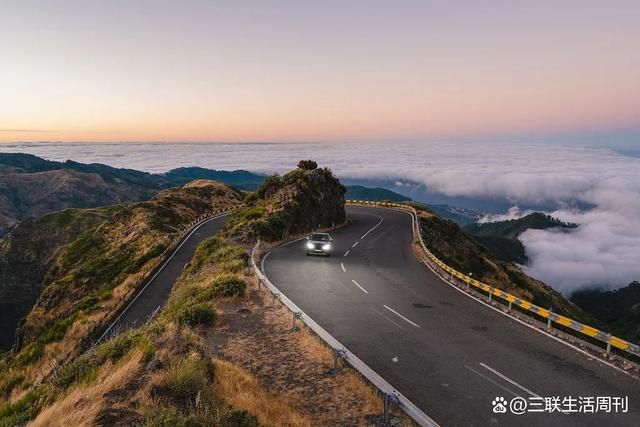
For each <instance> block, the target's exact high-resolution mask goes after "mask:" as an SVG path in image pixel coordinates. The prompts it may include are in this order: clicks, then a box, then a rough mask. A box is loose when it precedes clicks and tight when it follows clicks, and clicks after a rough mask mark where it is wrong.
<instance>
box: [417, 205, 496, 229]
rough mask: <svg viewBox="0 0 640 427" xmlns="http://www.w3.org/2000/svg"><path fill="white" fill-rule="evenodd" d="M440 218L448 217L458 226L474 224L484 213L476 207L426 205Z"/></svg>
mask: <svg viewBox="0 0 640 427" xmlns="http://www.w3.org/2000/svg"><path fill="white" fill-rule="evenodd" d="M428 206H429V207H430V208H431V209H433V210H434V211H435V212H436V213H437V214H438V215H440V216H441V217H442V218H445V219H450V220H451V221H453V222H455V223H456V224H458V225H460V226H465V225H469V224H475V223H476V222H478V220H479V219H480V218H482V217H483V216H485V215H486V213H485V212H482V211H480V210H477V209H466V208H460V207H457V206H451V205H428Z"/></svg>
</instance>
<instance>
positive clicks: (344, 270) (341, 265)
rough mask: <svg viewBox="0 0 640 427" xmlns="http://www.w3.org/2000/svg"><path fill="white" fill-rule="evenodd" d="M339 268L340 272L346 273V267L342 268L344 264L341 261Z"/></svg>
mask: <svg viewBox="0 0 640 427" xmlns="http://www.w3.org/2000/svg"><path fill="white" fill-rule="evenodd" d="M340 268H341V269H342V272H343V273H346V272H347V269H346V268H344V264H343V263H340Z"/></svg>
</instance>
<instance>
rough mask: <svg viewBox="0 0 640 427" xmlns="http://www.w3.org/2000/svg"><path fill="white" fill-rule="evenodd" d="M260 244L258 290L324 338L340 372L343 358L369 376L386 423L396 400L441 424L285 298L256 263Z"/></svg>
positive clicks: (423, 422) (426, 422)
mask: <svg viewBox="0 0 640 427" xmlns="http://www.w3.org/2000/svg"><path fill="white" fill-rule="evenodd" d="M259 246H260V241H259V240H258V242H257V243H256V244H255V246H254V247H253V250H252V251H251V259H250V263H251V268H252V269H253V271H254V272H255V273H256V276H257V279H258V289H260V284H261V283H262V284H264V286H265V287H266V288H267V289H268V290H269V292H270V293H271V297H272V304H275V300H276V299H279V300H280V301H281V302H282V304H283V305H284V306H285V307H287V308H288V309H289V310H290V311H291V312H292V313H294V314H293V316H294V317H293V324H294V327H295V321H296V319H300V320H301V321H302V322H303V323H304V324H305V325H307V327H308V328H309V329H311V330H312V331H313V332H314V333H315V334H316V335H317V336H318V337H320V339H322V340H323V341H324V342H325V343H326V344H327V345H328V346H329V347H331V349H332V350H333V355H334V356H333V357H334V359H333V363H334V365H333V368H334V371H335V372H337V370H338V367H339V360H340V359H342V360H344V361H345V362H347V363H349V364H350V365H351V366H352V367H353V369H355V370H356V371H358V372H359V373H360V375H362V376H363V377H364V378H366V379H367V380H368V381H369V382H370V383H371V384H373V385H374V386H375V387H376V388H377V389H378V390H380V393H381V394H382V398H383V399H384V400H383V404H384V414H383V416H384V418H385V422H388V417H389V403H390V402H395V403H396V404H397V405H398V407H399V408H400V409H402V410H403V411H404V412H405V413H406V414H407V415H408V416H409V417H411V418H412V419H413V420H414V421H415V422H416V423H418V425H420V426H427V427H437V426H438V423H436V422H435V421H434V420H432V419H431V418H430V417H429V416H428V415H427V414H425V413H424V412H423V411H422V410H421V409H420V408H418V407H417V406H416V405H414V404H413V403H412V402H411V401H410V400H409V399H407V398H406V397H405V396H403V395H402V394H401V393H400V392H399V391H398V390H396V389H395V388H393V387H392V386H391V384H389V383H388V382H387V381H386V380H385V379H384V378H382V377H381V376H380V375H378V374H377V373H376V372H375V371H374V370H373V369H371V368H370V367H369V366H368V365H367V364H366V363H364V362H363V361H362V360H360V359H359V358H358V357H357V356H356V355H355V354H353V353H351V352H350V351H349V350H348V349H347V348H346V347H345V346H344V345H342V343H340V341H338V340H337V339H335V338H334V337H333V336H332V335H331V334H329V333H328V332H327V331H325V330H324V329H323V328H322V327H321V326H320V325H318V324H317V323H316V322H315V321H314V320H313V319H312V318H311V317H309V316H308V315H307V314H306V313H305V312H303V311H302V310H301V309H300V308H299V307H298V306H297V305H295V304H294V303H293V301H291V300H290V299H289V298H287V297H286V295H284V294H283V293H282V292H281V291H280V290H279V289H278V288H277V287H276V286H274V284H273V283H271V281H270V280H269V278H268V277H267V276H265V275H264V273H263V272H262V271H261V270H260V268H259V267H258V265H257V264H256V262H255V254H256V251H257V250H258V247H259Z"/></svg>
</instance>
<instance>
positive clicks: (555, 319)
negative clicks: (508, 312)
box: [347, 200, 640, 356]
mask: <svg viewBox="0 0 640 427" xmlns="http://www.w3.org/2000/svg"><path fill="white" fill-rule="evenodd" d="M347 203H348V204H352V205H362V206H379V207H385V208H394V209H401V210H404V211H408V212H410V213H411V216H412V218H413V221H412V222H413V232H414V234H415V235H416V237H417V238H418V241H419V243H420V246H421V248H422V250H423V251H424V253H425V254H426V255H427V257H429V260H430V261H431V262H433V263H434V264H435V265H436V266H437V268H439V269H440V270H441V271H443V272H444V273H445V274H446V275H448V279H449V280H453V278H457V279H459V280H461V281H462V282H464V283H466V285H467V288H469V287H470V286H473V287H475V288H477V289H480V290H482V291H484V292H486V293H487V295H488V298H489V301H491V299H492V297H494V296H495V297H498V298H501V299H503V300H505V301H506V302H507V304H508V306H509V309H511V308H512V306H513V304H515V305H517V306H518V307H520V308H521V309H523V310H525V311H527V312H530V313H534V314H536V315H538V316H541V317H543V318H545V319H547V322H548V323H547V329H551V326H552V324H553V323H557V324H558V325H562V326H565V327H568V328H570V329H572V330H573V331H576V332H579V333H581V334H583V335H586V336H588V337H590V338H593V339H596V340H598V341H601V342H603V343H605V344H606V345H607V354H608V353H609V352H610V351H611V348H612V347H615V348H617V349H620V350H623V351H625V352H627V353H629V354H632V355H634V356H640V346H639V345H637V344H634V343H632V342H629V341H627V340H624V339H622V338H618V337H616V336H613V335H611V334H609V333H607V332H604V331H601V330H599V329H596V328H594V327H592V326H589V325H585V324H583V323H580V322H578V321H577V320H573V319H571V318H569V317H566V316H562V315H560V314H557V313H554V312H553V311H552V310H551V309H550V308H548V309H547V308H542V307H539V306H537V305H535V304H533V303H532V302H529V301H526V300H523V299H522V298H518V297H516V296H515V295H512V294H510V293H508V292H505V291H502V290H500V289H498V288H495V287H493V286H491V285H488V284H486V283H483V282H480V281H479V280H476V279H473V278H472V277H470V276H468V275H466V274H463V273H461V272H459V271H457V270H455V269H454V268H452V267H449V266H448V265H447V264H445V263H444V262H442V261H440V260H439V259H438V258H437V257H436V256H435V255H434V254H433V253H432V252H431V251H430V250H429V249H427V246H426V245H425V244H424V241H423V239H422V232H421V230H420V228H421V227H420V221H419V220H418V213H417V211H416V209H415V208H414V207H413V206H411V205H406V204H403V203H391V202H370V201H366V200H347Z"/></svg>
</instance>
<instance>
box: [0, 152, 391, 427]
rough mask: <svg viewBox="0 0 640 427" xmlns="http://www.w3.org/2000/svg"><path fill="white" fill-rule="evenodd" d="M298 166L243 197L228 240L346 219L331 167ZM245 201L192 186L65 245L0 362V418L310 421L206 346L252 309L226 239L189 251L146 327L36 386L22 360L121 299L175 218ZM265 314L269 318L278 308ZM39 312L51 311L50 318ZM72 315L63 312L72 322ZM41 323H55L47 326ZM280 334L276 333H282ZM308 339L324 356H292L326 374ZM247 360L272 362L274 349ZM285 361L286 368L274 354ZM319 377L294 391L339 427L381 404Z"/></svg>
mask: <svg viewBox="0 0 640 427" xmlns="http://www.w3.org/2000/svg"><path fill="white" fill-rule="evenodd" d="M301 165H302V166H304V167H300V168H299V169H298V170H296V171H294V172H293V173H292V174H291V175H289V174H287V175H285V177H283V178H278V180H282V181H281V182H280V183H279V184H278V185H277V188H274V187H264V188H263V190H264V192H263V191H260V192H259V194H256V195H254V196H250V197H249V203H250V207H248V208H246V209H243V210H242V211H243V212H244V213H243V214H240V215H236V216H235V217H234V219H235V222H234V225H233V226H232V227H231V228H229V229H228V230H227V234H228V235H230V236H231V237H233V238H234V239H238V240H239V241H244V237H246V236H248V235H258V236H261V237H263V235H262V234H260V233H263V232H264V230H265V229H264V228H263V226H262V225H260V223H261V221H264V222H265V223H267V224H269V223H270V222H269V221H270V219H271V218H283V217H285V218H287V220H290V221H291V223H292V224H295V228H286V229H285V230H286V231H284V230H282V232H283V233H287V232H308V231H310V230H312V229H314V228H315V227H316V222H317V221H320V222H321V225H327V224H330V223H336V222H337V221H344V206H343V205H340V203H341V201H343V197H344V188H343V187H342V186H341V185H340V184H339V182H338V181H337V180H336V179H335V178H334V177H333V175H332V174H331V172H330V171H328V170H326V169H318V168H317V167H313V168H312V167H310V164H309V163H301ZM241 197H242V195H241V194H239V193H236V192H234V191H233V190H230V189H228V188H226V187H224V186H220V185H210V184H208V183H206V182H194V183H192V184H190V185H189V186H187V187H186V188H184V189H181V190H169V191H165V192H163V193H161V194H160V195H159V196H158V197H156V198H155V199H154V200H152V201H151V202H148V203H139V204H135V205H132V206H127V207H123V208H122V209H121V210H119V211H117V212H115V213H114V214H113V215H112V216H111V217H110V218H108V219H107V220H106V221H104V222H102V223H101V224H100V225H98V226H97V227H95V228H94V229H92V230H90V231H88V232H86V233H84V234H82V235H81V236H80V237H79V238H78V239H76V240H75V241H74V242H73V243H71V244H70V245H68V246H67V247H66V248H65V249H64V250H63V251H62V253H61V255H60V256H59V257H58V258H57V259H56V265H55V271H54V272H53V273H52V277H55V279H54V280H53V282H52V283H51V284H50V285H49V286H48V287H47V288H46V289H45V292H44V293H43V294H42V296H41V298H40V299H39V301H38V304H37V306H36V307H35V308H34V310H33V311H32V312H31V313H30V315H29V316H28V317H27V321H26V322H25V324H24V326H23V328H24V329H23V334H24V336H25V340H26V341H25V342H29V344H27V345H26V346H25V348H24V349H23V350H22V351H21V352H19V353H18V354H17V355H15V356H12V357H5V359H4V360H2V362H0V374H1V376H0V378H2V380H1V381H0V390H1V391H2V392H1V393H2V394H0V402H2V401H3V400H4V403H3V404H0V425H14V424H21V423H25V422H27V421H29V420H31V421H32V425H34V426H45V425H51V422H52V421H55V422H56V423H57V424H58V425H110V424H114V423H118V424H122V425H163V426H165V425H166V426H229V427H232V426H233V427H257V426H261V425H290V426H310V425H312V424H313V423H312V422H311V420H310V418H309V416H308V415H306V414H303V413H301V412H299V409H300V408H305V409H304V410H305V411H308V410H309V409H306V408H307V407H308V404H307V400H306V398H305V397H302V396H298V397H295V396H297V395H296V393H292V394H290V395H289V397H287V398H283V397H280V395H279V394H275V393H273V392H271V391H270V390H269V388H268V387H269V383H266V384H265V383H264V382H261V381H259V380H258V379H257V378H255V377H253V376H252V374H251V373H250V372H248V371H246V370H245V369H243V368H241V367H240V366H238V365H236V364H234V363H231V362H229V361H228V360H221V359H218V358H217V357H215V355H212V353H211V349H210V347H209V346H208V343H207V339H210V338H208V337H211V336H213V338H214V339H215V336H216V334H217V332H216V331H217V330H218V328H220V327H224V328H229V324H228V322H229V321H230V319H229V318H226V319H225V318H221V317H222V316H230V315H233V318H236V317H237V318H238V319H241V318H244V317H246V316H247V315H246V314H244V312H245V311H246V312H247V313H250V311H249V310H247V309H241V310H239V309H238V308H237V307H238V305H239V304H240V303H243V304H247V299H246V298H247V297H246V294H247V292H248V284H249V283H251V282H252V281H253V280H254V279H253V278H252V277H250V276H247V275H246V274H247V268H246V267H247V263H248V257H249V254H248V252H247V249H246V247H243V246H240V245H239V244H238V243H234V242H233V241H231V240H229V239H228V238H226V237H224V235H218V236H215V237H212V238H209V239H207V240H205V241H203V242H202V243H201V244H200V245H199V246H198V248H197V250H196V253H195V254H194V256H193V258H192V260H191V261H190V262H189V264H188V265H187V266H185V268H184V270H183V272H182V275H181V276H180V278H179V279H178V280H177V282H176V283H175V284H174V287H173V290H172V293H171V296H170V298H169V301H168V302H167V304H166V306H165V307H164V308H163V310H162V311H161V312H160V313H159V314H158V315H157V316H156V317H155V318H154V319H153V321H151V322H150V323H148V324H146V325H144V326H142V327H140V328H138V329H134V330H129V331H126V332H124V333H122V334H120V335H118V336H116V337H115V338H112V339H110V340H109V341H107V342H105V343H103V344H101V345H99V346H97V347H95V348H93V349H91V350H90V351H88V352H86V353H84V354H81V355H74V357H70V358H67V359H65V360H64V361H63V362H62V363H60V364H59V365H58V366H60V368H59V369H57V370H55V371H51V375H48V376H44V375H41V376H39V377H38V378H37V379H39V380H42V384H38V383H36V382H34V379H35V378H34V376H33V375H32V372H33V371H34V370H35V368H36V367H37V366H38V363H37V362H36V361H35V360H34V358H33V356H32V355H33V354H34V352H33V349H29V348H30V347H33V346H34V343H38V342H41V340H42V339H43V338H42V337H46V341H47V342H49V339H50V338H51V337H55V338H54V340H53V341H52V342H51V343H47V344H45V348H44V349H43V351H42V352H41V354H40V359H41V360H42V361H45V360H49V361H50V360H53V359H55V357H56V354H55V353H54V352H53V351H51V350H52V349H51V348H50V347H51V346H52V345H58V346H60V345H61V344H63V343H65V341H66V340H68V338H69V335H70V334H71V332H72V331H74V337H75V336H76V333H77V332H78V331H79V325H80V324H82V325H84V324H85V323H86V322H91V321H92V319H93V318H95V316H97V315H101V316H103V317H104V312H105V306H108V305H110V304H112V303H113V302H115V301H116V300H119V301H123V300H126V295H127V294H128V291H127V289H126V284H127V283H129V282H131V281H132V279H131V275H132V274H133V275H135V274H136V273H135V272H136V271H137V270H138V269H139V268H144V267H140V264H141V263H140V261H139V260H140V259H147V258H148V256H146V254H149V253H155V252H157V249H155V248H156V247H157V245H166V244H167V243H168V237H170V236H171V234H173V232H174V231H177V230H179V229H180V227H179V224H181V223H183V222H184V220H186V219H189V218H192V216H193V215H194V214H195V213H196V212H195V211H199V210H200V209H202V208H205V207H210V204H215V205H216V206H220V205H221V204H224V203H226V204H227V206H235V205H237V204H238V203H239V202H240V200H241ZM316 199H317V200H316ZM318 203H323V204H326V203H334V204H335V205H333V204H332V205H330V208H333V210H329V212H330V213H331V214H332V215H333V216H328V215H327V214H324V215H321V216H314V215H309V214H308V210H309V209H314V208H316V207H318V206H320V205H318ZM322 206H324V205H322ZM339 208H342V209H339ZM255 209H261V210H262V212H263V215H261V217H260V218H256V217H252V216H251V215H250V214H249V215H248V214H247V213H248V212H251V211H252V210H255ZM267 230H268V231H267V233H270V232H271V231H269V229H267ZM278 230H280V229H278ZM229 231H232V232H231V233H229ZM268 235H270V234H268ZM116 243H117V244H116ZM121 253H122V254H121ZM143 265H144V266H146V265H147V264H146V263H145V264H143ZM114 285H115V287H114ZM252 304H255V302H253V303H252ZM250 306H251V307H252V310H254V309H255V308H254V305H250ZM45 307H46V310H44V309H45ZM221 307H226V308H225V309H221ZM229 308H231V309H229ZM243 310H244V311H243ZM268 310H269V313H271V312H273V310H274V309H273V308H270V307H269V309H268ZM69 316H70V317H69ZM41 318H48V319H49V322H46V321H41V320H40V319H41ZM69 318H71V319H72V320H71V321H69V322H68V321H67V319H69ZM258 319H259V317H256V318H255V320H253V321H254V322H257V321H259V320H258ZM67 323H68V324H67ZM47 324H49V325H51V324H53V325H54V327H53V330H54V332H51V331H52V328H51V327H49V328H47ZM284 324H285V325H286V326H285V330H286V336H287V337H288V338H286V339H287V340H293V341H292V343H293V342H295V340H301V339H304V340H309V339H311V338H309V337H307V335H304V334H303V335H299V336H298V334H291V333H290V332H289V328H290V318H289V315H287V316H286V318H285V319H284ZM83 328H84V327H83ZM39 331H40V332H39ZM273 333H274V332H273V331H271V332H270V335H271V334H273ZM301 333H302V332H301ZM260 334H261V335H264V334H265V332H261V333H260ZM303 337H306V338H303ZM282 339H285V338H283V337H281V338H278V340H282ZM305 342H306V341H305ZM290 345H291V344H290ZM295 345H296V346H301V345H302V344H300V343H298V344H295ZM308 345H309V344H305V347H304V348H305V351H309V349H310V347H308ZM314 346H318V347H317V348H318V349H320V350H314V351H320V352H322V354H321V355H318V354H312V355H303V356H302V359H299V360H298V361H297V363H305V364H308V363H311V364H314V366H315V365H316V364H317V365H318V366H319V368H320V369H321V371H320V372H327V370H328V369H329V367H330V366H331V355H330V352H329V350H327V349H325V348H324V347H322V346H319V345H318V344H314V345H313V346H312V347H311V348H316V347H314ZM66 347H67V345H65V348H66ZM27 349H29V350H28V351H27ZM25 351H26V353H25ZM272 351H275V350H272ZM325 353H326V354H325ZM25 354H26V355H28V359H29V360H28V361H27V359H25ZM255 357H268V358H269V360H272V359H274V355H272V356H269V355H255ZM320 360H321V361H320ZM303 361H304V362H303ZM282 363H287V362H286V361H278V364H282ZM41 365H42V364H40V366H41ZM294 368H295V369H294ZM290 369H292V370H290V371H289V373H288V376H289V377H296V376H297V371H298V370H300V369H309V368H308V367H305V366H302V365H297V366H295V367H291V368H290ZM314 369H318V367H315V368H314ZM314 372H317V371H314ZM303 375H306V374H303ZM323 375H324V374H323ZM340 381H347V383H346V384H342V383H340ZM321 382H322V384H323V385H320V383H313V382H312V383H309V381H301V383H303V384H305V385H304V387H305V388H304V395H305V396H308V395H309V393H311V394H314V395H315V394H319V393H325V394H324V395H323V397H322V399H325V400H323V402H327V403H329V404H331V405H337V406H336V407H340V408H342V407H343V406H344V407H345V408H344V409H341V410H340V413H338V414H336V413H334V411H327V410H326V408H324V407H317V408H313V409H312V413H314V414H316V413H320V414H322V417H325V418H322V419H326V420H341V419H343V421H339V424H341V425H342V424H344V423H345V421H344V420H349V421H347V422H351V421H353V420H355V419H357V418H353V417H354V416H360V417H364V416H365V415H366V416H371V415H370V414H371V412H370V411H374V412H373V414H375V413H378V411H379V410H380V408H379V399H378V398H377V397H376V396H375V395H374V394H373V392H372V391H371V390H370V389H369V388H368V387H367V386H365V385H364V384H363V383H362V382H361V380H359V379H358V378H357V377H356V376H355V374H353V373H351V372H348V371H345V372H343V373H341V374H339V375H335V376H330V377H329V378H327V379H325V378H322V379H321ZM327 383H332V384H334V386H333V387H334V388H335V390H336V391H338V392H339V391H340V390H343V392H342V394H344V396H341V395H338V396H337V397H335V396H334V393H335V392H334V391H326V390H321V388H322V387H327V386H326V385H324V384H327ZM326 399H329V400H326ZM295 402H297V403H296V405H294V403H295ZM372 402H375V403H372ZM294 406H295V407H294ZM341 417H342V418H341ZM327 422H329V421H327ZM358 423H360V421H358ZM321 424H325V423H321Z"/></svg>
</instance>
